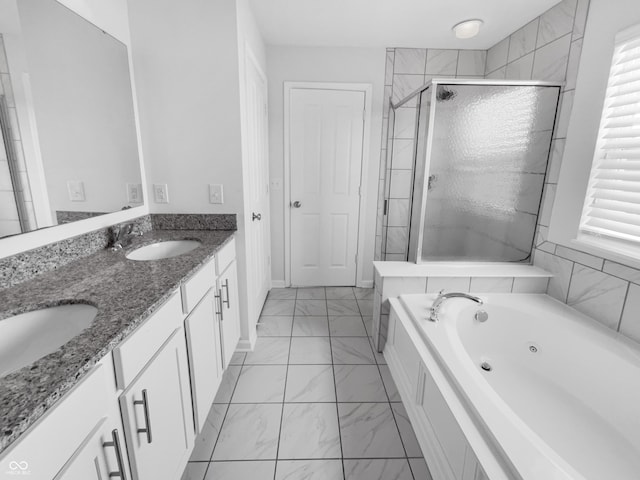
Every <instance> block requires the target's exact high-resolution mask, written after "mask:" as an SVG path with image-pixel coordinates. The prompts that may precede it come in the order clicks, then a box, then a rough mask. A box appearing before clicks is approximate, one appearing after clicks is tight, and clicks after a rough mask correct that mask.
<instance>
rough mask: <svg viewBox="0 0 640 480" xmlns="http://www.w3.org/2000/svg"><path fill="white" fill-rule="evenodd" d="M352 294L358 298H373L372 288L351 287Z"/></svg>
mask: <svg viewBox="0 0 640 480" xmlns="http://www.w3.org/2000/svg"><path fill="white" fill-rule="evenodd" d="M353 294H354V295H355V296H356V298H357V299H358V300H365V299H367V300H368V299H370V300H373V294H374V290H373V288H358V287H354V288H353Z"/></svg>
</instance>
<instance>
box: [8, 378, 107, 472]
mask: <svg viewBox="0 0 640 480" xmlns="http://www.w3.org/2000/svg"><path fill="white" fill-rule="evenodd" d="M108 374H109V372H108V369H107V368H105V366H104V365H98V366H97V367H95V368H94V369H93V370H92V371H91V372H90V373H88V374H87V376H86V377H85V378H84V379H82V380H81V381H80V383H79V384H78V385H76V386H75V387H74V388H73V389H72V390H71V391H70V392H68V393H66V394H65V395H64V397H62V398H61V399H60V400H59V401H58V403H57V404H56V405H54V406H53V407H52V408H51V410H49V411H48V412H47V413H45V415H44V416H43V417H42V418H40V419H39V420H38V421H37V422H36V423H35V424H34V425H33V426H32V427H31V428H30V429H29V430H27V432H25V433H24V434H23V436H22V438H21V439H19V440H18V441H17V442H15V443H14V444H13V445H12V446H11V447H9V449H8V450H7V451H5V452H3V453H2V455H0V472H3V473H4V472H13V471H16V467H15V464H13V462H18V464H20V465H21V466H22V465H24V466H26V470H27V471H29V472H30V474H29V475H28V478H33V479H36V478H53V477H54V476H55V475H56V474H57V473H58V471H59V470H60V469H61V468H62V466H63V465H64V464H65V463H66V461H67V460H68V459H69V458H71V456H72V455H73V453H74V452H75V451H76V449H77V448H78V447H79V446H80V445H81V444H82V442H83V440H84V439H85V438H86V437H87V435H89V433H90V432H91V430H92V428H93V427H94V426H95V425H96V424H97V423H98V422H99V421H100V419H101V418H103V417H104V416H105V414H106V413H107V411H108V408H109V406H108V403H107V402H108V401H109V400H111V401H113V399H111V398H109V396H108V390H107V384H108V377H107V375H108ZM111 381H113V380H111ZM10 464H11V465H12V466H13V468H11V467H10ZM20 471H22V470H21V467H20V470H17V472H18V473H20ZM22 472H23V475H26V473H24V471H22ZM8 476H9V475H8ZM3 478H4V477H3ZM25 478H26V477H25Z"/></svg>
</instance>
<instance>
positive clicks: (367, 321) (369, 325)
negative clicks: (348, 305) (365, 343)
mask: <svg viewBox="0 0 640 480" xmlns="http://www.w3.org/2000/svg"><path fill="white" fill-rule="evenodd" d="M362 320H363V321H364V328H365V329H366V330H367V335H369V336H371V334H372V333H373V317H369V316H364V315H363V317H362Z"/></svg>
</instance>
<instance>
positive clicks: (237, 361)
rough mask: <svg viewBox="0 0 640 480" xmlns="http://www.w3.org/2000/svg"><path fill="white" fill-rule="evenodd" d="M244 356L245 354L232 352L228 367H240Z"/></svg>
mask: <svg viewBox="0 0 640 480" xmlns="http://www.w3.org/2000/svg"><path fill="white" fill-rule="evenodd" d="M246 356H247V352H234V353H233V355H232V356H231V360H229V365H242V364H243V363H244V359H245V357H246Z"/></svg>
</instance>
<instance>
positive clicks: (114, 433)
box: [102, 428, 127, 480]
mask: <svg viewBox="0 0 640 480" xmlns="http://www.w3.org/2000/svg"><path fill="white" fill-rule="evenodd" d="M102 446H103V447H113V448H114V449H115V451H116V462H117V463H118V471H117V472H109V478H112V477H120V478H121V479H122V480H127V474H126V473H125V471H124V463H123V462H122V449H121V448H120V437H118V429H117V428H114V429H113V430H111V441H110V442H102Z"/></svg>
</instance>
